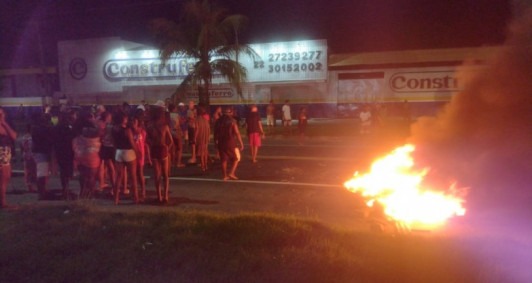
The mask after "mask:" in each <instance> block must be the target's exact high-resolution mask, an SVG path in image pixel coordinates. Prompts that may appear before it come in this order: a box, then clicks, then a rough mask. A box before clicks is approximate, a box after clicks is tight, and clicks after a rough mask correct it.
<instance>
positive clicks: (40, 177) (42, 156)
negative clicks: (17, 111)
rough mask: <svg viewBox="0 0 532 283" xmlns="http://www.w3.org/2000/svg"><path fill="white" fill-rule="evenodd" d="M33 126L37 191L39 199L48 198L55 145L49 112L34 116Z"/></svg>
mask: <svg viewBox="0 0 532 283" xmlns="http://www.w3.org/2000/svg"><path fill="white" fill-rule="evenodd" d="M32 118H33V119H32V120H33V126H32V128H31V139H32V141H33V144H32V149H31V151H32V153H33V158H34V159H35V163H36V164H37V191H38V193H39V199H40V200H43V199H46V198H47V194H48V191H47V189H48V188H47V185H48V177H49V175H50V158H51V156H50V155H51V153H52V147H53V138H52V135H51V134H50V133H51V132H52V129H51V124H50V118H49V116H48V115H47V114H42V113H37V114H36V115H34V116H33V117H32Z"/></svg>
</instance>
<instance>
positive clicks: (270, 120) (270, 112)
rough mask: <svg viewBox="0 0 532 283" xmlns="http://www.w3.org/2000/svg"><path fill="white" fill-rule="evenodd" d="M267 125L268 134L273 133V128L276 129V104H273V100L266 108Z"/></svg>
mask: <svg viewBox="0 0 532 283" xmlns="http://www.w3.org/2000/svg"><path fill="white" fill-rule="evenodd" d="M266 125H267V126H268V132H269V133H271V131H272V130H273V129H272V127H275V104H273V99H272V100H270V103H269V104H268V106H266Z"/></svg>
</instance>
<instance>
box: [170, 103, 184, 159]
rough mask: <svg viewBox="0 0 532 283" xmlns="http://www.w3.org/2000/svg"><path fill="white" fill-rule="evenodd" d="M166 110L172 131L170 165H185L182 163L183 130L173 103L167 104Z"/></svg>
mask: <svg viewBox="0 0 532 283" xmlns="http://www.w3.org/2000/svg"><path fill="white" fill-rule="evenodd" d="M168 112H169V113H170V123H169V126H170V131H171V132H172V139H173V141H174V144H173V145H172V146H171V149H170V165H169V166H170V167H172V166H173V165H175V167H177V168H183V167H185V164H183V160H182V159H183V132H182V131H181V125H180V119H181V118H180V117H179V113H178V112H177V107H176V106H175V104H173V103H170V104H169V105H168Z"/></svg>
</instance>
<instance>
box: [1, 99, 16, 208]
mask: <svg viewBox="0 0 532 283" xmlns="http://www.w3.org/2000/svg"><path fill="white" fill-rule="evenodd" d="M16 139H17V133H16V132H15V131H14V130H13V128H11V126H10V125H9V124H8V123H7V121H6V113H5V111H4V109H3V108H2V107H0V209H1V208H8V205H7V199H6V193H7V184H8V183H9V180H10V179H11V149H12V147H13V144H14V142H15V140H16Z"/></svg>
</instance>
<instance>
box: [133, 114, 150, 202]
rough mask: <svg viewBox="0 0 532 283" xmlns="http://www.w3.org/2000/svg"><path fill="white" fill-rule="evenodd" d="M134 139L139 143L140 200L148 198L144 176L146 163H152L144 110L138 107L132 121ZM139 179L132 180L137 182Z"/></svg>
mask: <svg viewBox="0 0 532 283" xmlns="http://www.w3.org/2000/svg"><path fill="white" fill-rule="evenodd" d="M131 124H132V127H131V129H132V131H133V140H135V143H136V144H137V148H138V152H139V156H137V177H138V178H137V179H138V182H139V184H140V200H141V201H144V200H145V199H146V178H145V177H144V164H145V163H146V162H147V163H148V164H151V156H150V150H149V148H148V146H147V145H146V129H145V128H144V111H142V110H140V109H137V111H136V115H135V117H133V121H132V123H131ZM136 181H137V180H132V182H136Z"/></svg>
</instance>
